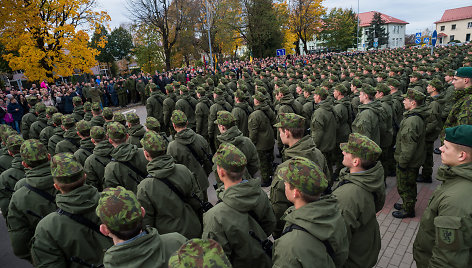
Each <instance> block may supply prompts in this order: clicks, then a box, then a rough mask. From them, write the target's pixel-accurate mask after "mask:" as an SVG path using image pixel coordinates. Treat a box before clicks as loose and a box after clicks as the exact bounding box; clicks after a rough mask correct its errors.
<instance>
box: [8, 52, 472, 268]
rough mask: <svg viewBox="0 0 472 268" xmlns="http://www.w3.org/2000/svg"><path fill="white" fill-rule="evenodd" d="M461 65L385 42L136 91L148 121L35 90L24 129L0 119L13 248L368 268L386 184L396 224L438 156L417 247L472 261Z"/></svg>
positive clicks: (429, 258) (432, 258)
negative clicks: (62, 105)
mask: <svg viewBox="0 0 472 268" xmlns="http://www.w3.org/2000/svg"><path fill="white" fill-rule="evenodd" d="M471 58H472V48H470V46H464V47H442V48H438V49H437V50H435V53H434V54H433V55H430V54H429V51H427V50H423V49H411V50H384V51H380V52H377V53H364V54H356V55H343V54H336V55H332V56H330V57H329V58H328V57H306V58H296V59H295V60H293V61H291V62H289V61H287V60H285V61H281V62H278V63H277V64H274V63H272V64H268V62H270V61H263V60H261V61H254V62H253V63H251V64H249V63H248V64H247V66H246V67H244V68H241V70H239V71H234V72H233V71H232V70H230V68H225V70H224V71H220V72H218V73H216V74H211V75H210V74H209V75H203V74H201V75H197V76H196V77H194V78H192V79H191V80H190V81H188V82H187V83H182V82H178V81H174V82H172V83H170V84H167V85H165V87H164V88H159V86H158V85H156V84H154V83H152V82H149V83H148V84H147V85H146V86H145V87H144V83H142V81H138V83H142V85H141V84H140V86H139V88H140V90H139V92H149V94H146V95H149V97H148V98H147V100H146V102H145V105H146V111H147V117H146V118H140V117H139V116H138V114H136V113H134V112H128V113H126V115H124V114H122V113H120V112H115V113H114V112H113V111H112V110H111V109H109V108H104V109H102V107H101V105H100V103H99V102H100V101H99V100H95V101H94V100H93V98H92V99H91V102H85V103H83V102H82V99H81V98H80V97H74V98H73V105H74V110H73V112H72V114H61V113H58V112H57V109H55V108H54V107H47V106H45V105H44V104H43V103H41V102H40V101H39V100H38V99H37V98H36V97H34V96H30V97H28V98H27V100H28V105H29V106H30V107H31V109H30V111H29V113H28V114H26V115H25V116H24V117H23V120H22V122H21V129H22V132H21V135H19V134H18V133H17V132H16V131H14V130H13V129H12V128H11V127H9V126H7V125H0V138H1V142H2V149H1V150H2V154H1V155H0V172H1V175H0V209H1V211H2V215H3V216H4V218H5V220H6V223H7V227H8V233H9V237H10V241H11V245H12V248H13V252H14V254H15V255H16V256H18V257H19V258H22V259H25V260H27V261H29V262H31V263H32V264H33V265H34V266H35V267H85V266H88V267H98V266H100V265H104V266H105V267H167V266H169V267H207V266H208V267H210V266H211V267H373V266H374V265H375V264H376V263H377V259H378V255H379V252H380V249H381V237H380V229H379V224H378V222H377V220H376V213H378V212H379V211H380V210H381V209H382V208H383V207H384V203H385V195H386V193H385V191H386V177H387V176H396V179H397V190H398V193H399V195H400V197H401V202H399V203H395V204H394V208H395V211H394V212H393V213H392V215H393V217H396V218H411V217H415V216H416V214H415V206H416V195H417V189H416V188H417V183H431V182H432V180H433V168H434V162H433V154H434V153H440V154H441V160H442V164H443V165H441V166H440V167H436V168H437V169H438V172H437V175H436V177H435V178H436V179H437V180H440V181H442V185H441V186H440V187H439V188H438V189H437V190H436V191H435V193H433V197H432V198H431V200H430V203H429V205H428V208H427V209H426V211H425V213H424V215H423V217H422V219H421V222H420V226H419V232H418V235H417V237H416V239H415V243H414V247H413V255H414V258H415V260H416V262H417V266H418V267H430V266H439V267H445V266H448V265H453V266H456V267H468V266H471V265H472V259H471V257H470V256H472V247H471V244H472V241H471V237H472V221H471V218H472V207H471V205H470V204H472V202H470V201H472V200H470V194H469V192H470V191H471V190H472V175H471V174H472V172H471V170H470V169H471V166H472V114H471V113H472V67H467V65H470V59H471ZM137 88H138V87H137ZM139 92H138V93H139ZM164 92H165V93H164ZM138 93H136V94H138ZM139 94H140V95H141V96H144V95H142V94H141V93H139ZM143 94H144V93H143ZM132 97H134V98H137V95H133V96H132ZM141 100H142V97H141ZM143 104H144V102H143ZM142 121H143V122H144V121H145V124H141V122H142ZM438 138H440V140H441V146H440V147H439V148H435V147H434V142H435V141H436V140H437V139H438ZM278 159H280V161H278ZM276 160H277V161H276ZM279 162H280V164H278V163H279ZM420 170H421V172H420ZM211 174H214V177H215V181H216V183H215V184H213V185H212V184H211V183H210V180H209V177H210V175H211ZM264 187H268V188H266V190H268V192H269V193H267V192H266V191H264V189H263V188H264ZM211 188H214V189H215V190H216V196H217V202H216V203H210V202H209V199H208V191H209V190H211V191H213V190H212V189H211ZM467 200H469V201H467Z"/></svg>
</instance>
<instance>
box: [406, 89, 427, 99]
mask: <svg viewBox="0 0 472 268" xmlns="http://www.w3.org/2000/svg"><path fill="white" fill-rule="evenodd" d="M402 97H403V98H408V99H410V100H414V101H424V99H425V98H426V95H425V94H424V93H423V92H421V91H419V90H418V89H416V88H410V89H408V91H407V92H406V94H403V95H402Z"/></svg>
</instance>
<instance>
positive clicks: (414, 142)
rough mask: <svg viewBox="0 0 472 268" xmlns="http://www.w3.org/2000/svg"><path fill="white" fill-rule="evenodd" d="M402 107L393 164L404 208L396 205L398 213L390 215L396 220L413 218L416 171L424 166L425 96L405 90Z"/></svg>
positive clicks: (401, 205)
mask: <svg viewBox="0 0 472 268" xmlns="http://www.w3.org/2000/svg"><path fill="white" fill-rule="evenodd" d="M404 98H405V99H404V100H403V105H404V106H405V110H406V112H405V113H404V114H403V120H402V122H401V124H400V130H399V131H398V135H397V141H396V145H395V147H396V149H395V160H396V161H397V184H398V185H397V190H398V193H399V195H400V197H401V198H402V200H403V204H400V203H395V205H394V208H395V209H397V210H398V211H394V212H393V213H392V215H393V217H395V218H414V217H415V203H416V178H417V177H418V170H419V167H420V166H421V165H422V164H423V162H424V159H425V155H424V146H425V141H424V140H425V130H426V124H425V122H424V119H425V118H426V116H427V107H426V106H425V105H424V104H423V103H424V99H425V98H426V96H425V95H424V94H423V93H421V91H419V90H416V89H408V92H407V94H406V95H404Z"/></svg>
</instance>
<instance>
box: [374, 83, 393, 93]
mask: <svg viewBox="0 0 472 268" xmlns="http://www.w3.org/2000/svg"><path fill="white" fill-rule="evenodd" d="M375 89H376V90H377V91H378V92H381V93H383V94H384V95H388V94H389V93H390V88H389V87H388V86H387V84H385V83H378V84H377V87H375Z"/></svg>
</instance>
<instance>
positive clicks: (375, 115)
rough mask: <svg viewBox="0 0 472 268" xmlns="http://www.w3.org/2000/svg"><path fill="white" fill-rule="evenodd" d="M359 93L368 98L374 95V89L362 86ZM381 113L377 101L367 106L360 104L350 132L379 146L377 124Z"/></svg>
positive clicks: (380, 107) (378, 128)
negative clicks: (364, 137) (365, 137)
mask: <svg viewBox="0 0 472 268" xmlns="http://www.w3.org/2000/svg"><path fill="white" fill-rule="evenodd" d="M360 91H361V92H364V93H366V94H367V95H369V96H374V95H375V89H374V88H373V87H372V86H370V85H366V84H364V85H363V86H362V88H361V89H360ZM381 113H382V106H381V104H380V102H379V101H376V100H373V101H371V102H369V103H367V104H360V105H359V112H358V113H357V115H356V119H354V122H352V132H356V133H359V134H362V135H364V136H367V137H368V138H369V139H371V140H373V141H374V142H375V143H377V144H380V127H379V124H380V114H381Z"/></svg>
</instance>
